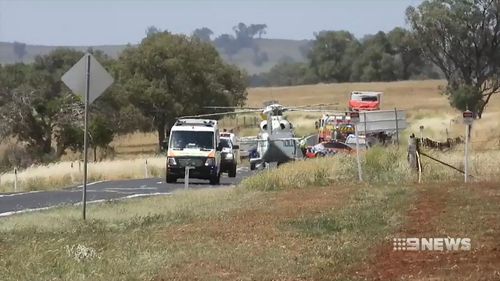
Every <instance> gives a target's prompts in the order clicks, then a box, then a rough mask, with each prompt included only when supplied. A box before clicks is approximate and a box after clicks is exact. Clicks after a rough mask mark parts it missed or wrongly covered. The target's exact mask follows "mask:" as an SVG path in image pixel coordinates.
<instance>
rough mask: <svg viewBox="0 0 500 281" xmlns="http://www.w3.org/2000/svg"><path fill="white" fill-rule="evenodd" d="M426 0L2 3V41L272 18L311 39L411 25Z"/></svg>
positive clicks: (103, 37) (294, 35)
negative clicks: (411, 11)
mask: <svg viewBox="0 0 500 281" xmlns="http://www.w3.org/2000/svg"><path fill="white" fill-rule="evenodd" d="M421 2H422V0H330V1H328V0H322V1H319V0H317V1H313V0H311V1H298V0H295V1H284V0H280V1H278V0H274V1H273V0H271V1H263V0H260V1H249V0H247V1H236V0H233V1H230V0H226V1H208V0H205V1H203V0H197V1H195V0H187V1H167V0H164V1H158V0H157V1H153V0H144V1H131V0H128V1H127V0H122V1H118V0H107V1H105V0H104V1H97V0H93V1H83V0H66V1H64V0H59V1H55V0H52V1H44V0H38V1H35V0H32V1H16V0H0V41H20V42H26V43H30V44H41V45H99V44H125V43H137V42H139V41H140V40H141V39H142V38H143V37H144V35H145V29H146V27H147V26H151V25H154V26H157V27H158V28H160V29H167V30H169V31H171V32H174V33H186V34H190V33H191V32H192V31H193V30H194V29H195V28H198V27H202V26H206V27H209V28H210V29H212V30H213V31H214V33H215V35H219V34H221V33H232V27H233V26H234V25H236V24H237V23H238V22H244V23H246V24H250V23H265V24H267V26H268V29H267V35H265V36H264V37H266V38H285V39H312V38H313V33H314V32H317V31H321V30H339V29H345V30H349V31H351V32H352V33H354V34H355V35H356V36H358V37H361V36H363V35H365V34H372V33H375V32H377V31H379V30H383V31H389V30H391V29H392V28H394V27H396V26H405V16H404V12H405V9H406V7H408V6H409V5H414V6H415V5H418V4H419V3H421Z"/></svg>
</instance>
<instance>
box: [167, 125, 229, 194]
mask: <svg viewBox="0 0 500 281" xmlns="http://www.w3.org/2000/svg"><path fill="white" fill-rule="evenodd" d="M219 138H220V137H219V128H218V126H217V121H216V120H208V119H179V120H177V122H176V123H175V124H174V126H173V127H172V129H171V131H170V137H169V143H168V151H167V168H166V181H167V183H173V182H176V181H177V179H178V178H184V175H185V168H186V167H187V166H189V167H192V169H190V170H189V177H190V178H196V179H205V180H209V181H210V184H219V182H220V175H221V169H220V161H221V157H220V154H221V150H222V148H221V146H220V144H219Z"/></svg>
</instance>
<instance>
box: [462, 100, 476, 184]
mask: <svg viewBox="0 0 500 281" xmlns="http://www.w3.org/2000/svg"><path fill="white" fill-rule="evenodd" d="M463 118H464V124H465V155H464V182H465V183H466V182H467V181H468V177H469V142H470V128H471V126H472V123H473V122H474V113H473V112H472V111H470V110H466V111H464V113H463Z"/></svg>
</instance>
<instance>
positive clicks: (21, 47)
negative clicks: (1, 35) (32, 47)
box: [12, 42, 28, 61]
mask: <svg viewBox="0 0 500 281" xmlns="http://www.w3.org/2000/svg"><path fill="white" fill-rule="evenodd" d="M12 48H13V49H14V54H16V56H17V58H18V59H19V60H21V61H22V60H23V58H24V56H26V54H27V53H28V52H27V51H26V43H21V42H14V44H12Z"/></svg>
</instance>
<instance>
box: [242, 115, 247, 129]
mask: <svg viewBox="0 0 500 281" xmlns="http://www.w3.org/2000/svg"><path fill="white" fill-rule="evenodd" d="M246 126H247V118H246V117H245V116H243V127H246Z"/></svg>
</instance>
